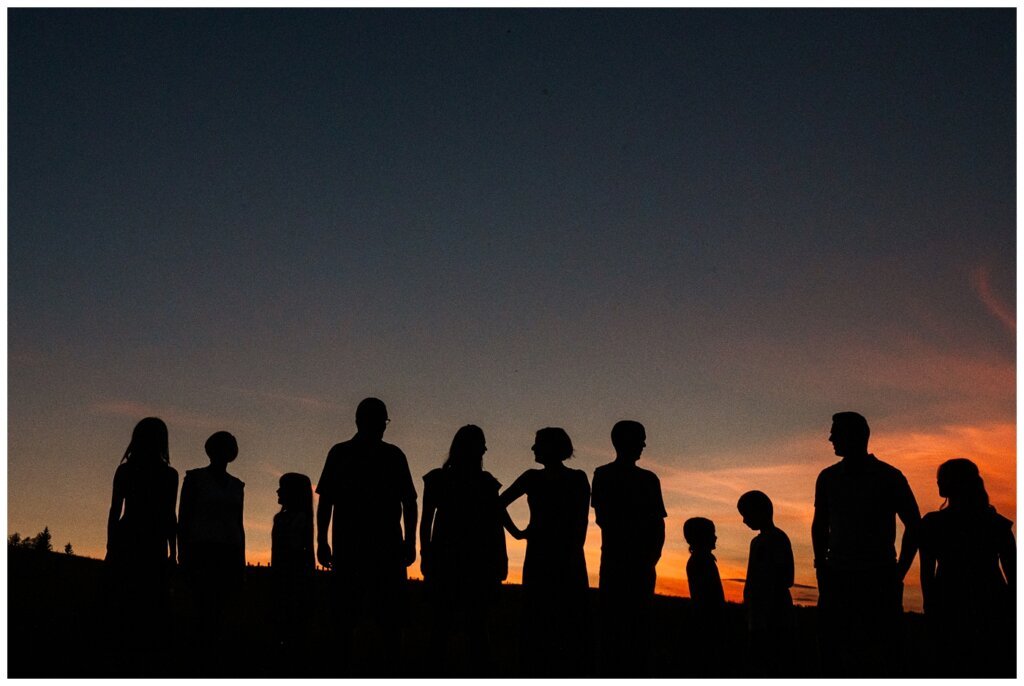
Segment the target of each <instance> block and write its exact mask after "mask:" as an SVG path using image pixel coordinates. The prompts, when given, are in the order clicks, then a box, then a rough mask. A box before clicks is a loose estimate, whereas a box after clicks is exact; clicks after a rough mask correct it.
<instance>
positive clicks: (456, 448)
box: [444, 424, 487, 471]
mask: <svg viewBox="0 0 1024 686" xmlns="http://www.w3.org/2000/svg"><path fill="white" fill-rule="evenodd" d="M485 452H487V442H486V441H485V440H484V432H483V429H481V428H480V427H479V426H476V425H474V424H467V425H466V426H464V427H462V428H461V429H459V430H458V431H456V432H455V437H454V438H452V445H451V447H450V448H449V449H448V459H447V460H445V461H444V466H445V468H446V469H459V470H477V471H479V470H481V469H483V468H484V453H485Z"/></svg>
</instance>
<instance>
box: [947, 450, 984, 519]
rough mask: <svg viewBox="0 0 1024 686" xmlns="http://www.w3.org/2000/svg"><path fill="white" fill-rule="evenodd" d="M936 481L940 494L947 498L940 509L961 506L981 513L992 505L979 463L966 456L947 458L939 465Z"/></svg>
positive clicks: (960, 507)
mask: <svg viewBox="0 0 1024 686" xmlns="http://www.w3.org/2000/svg"><path fill="white" fill-rule="evenodd" d="M936 481H938V485H939V495H940V496H942V497H943V498H945V499H946V500H945V502H943V503H942V505H941V506H940V507H939V509H940V510H945V509H946V508H959V509H963V510H964V511H972V512H979V513H980V512H985V511H986V510H988V508H990V507H991V505H990V504H989V500H988V491H986V490H985V480H984V479H982V478H981V472H979V471H978V465H976V464H974V463H973V462H971V461H970V460H968V459H967V458H965V457H957V458H954V459H952V460H946V461H945V462H943V463H942V464H941V465H939V469H938V473H937V475H936Z"/></svg>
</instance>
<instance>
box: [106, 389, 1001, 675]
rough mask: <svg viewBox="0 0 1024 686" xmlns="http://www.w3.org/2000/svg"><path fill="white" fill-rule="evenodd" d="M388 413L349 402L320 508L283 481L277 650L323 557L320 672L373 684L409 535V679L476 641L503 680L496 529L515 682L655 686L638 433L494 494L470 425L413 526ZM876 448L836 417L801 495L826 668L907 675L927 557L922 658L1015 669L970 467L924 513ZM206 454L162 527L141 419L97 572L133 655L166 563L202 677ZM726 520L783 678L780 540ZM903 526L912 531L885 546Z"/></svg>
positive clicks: (235, 592) (217, 482)
mask: <svg viewBox="0 0 1024 686" xmlns="http://www.w3.org/2000/svg"><path fill="white" fill-rule="evenodd" d="M389 422H390V419H389V418H388V413H387V408H386V406H385V404H384V403H383V402H382V401H380V400H379V399H376V398H367V399H365V400H363V401H362V402H361V403H359V405H358V407H357V409H356V416H355V423H356V433H355V435H354V436H353V437H352V438H351V439H350V440H348V441H344V442H342V443H338V444H337V445H335V446H334V447H332V448H331V449H330V451H329V452H328V454H327V459H326V462H325V464H324V468H323V472H322V474H321V476H320V479H319V480H318V482H317V484H316V493H317V494H318V495H319V501H318V505H317V508H316V513H315V516H314V512H313V498H312V482H311V480H310V478H309V477H308V476H306V475H303V474H297V473H288V474H284V475H283V476H282V477H281V478H280V487H279V489H278V491H277V494H278V502H279V503H280V505H281V510H280V512H279V513H278V514H276V515H275V516H274V521H273V529H272V534H271V539H272V551H271V573H272V576H273V589H274V592H273V597H274V600H273V603H274V607H273V617H274V623H275V628H276V632H277V641H278V644H279V646H280V648H281V649H282V650H283V651H285V653H286V654H288V653H289V651H290V652H291V653H293V654H294V655H295V656H296V659H300V658H299V657H298V656H300V655H302V654H304V650H305V647H306V645H307V644H308V643H309V641H310V640H311V637H310V636H309V629H308V624H307V623H306V622H305V621H304V616H305V609H306V608H308V607H309V606H310V605H311V603H314V602H318V599H317V598H315V597H314V594H313V593H312V587H313V584H312V583H311V580H312V575H313V571H314V568H315V561H319V562H320V564H321V565H323V566H324V567H325V568H327V569H329V570H330V574H331V576H332V577H333V580H332V583H331V588H332V592H331V597H330V598H329V600H328V601H327V602H329V604H330V607H331V610H332V617H333V623H334V628H335V636H334V637H333V639H332V643H331V655H330V656H329V657H327V656H320V658H319V659H324V660H329V661H330V662H331V663H332V664H333V665H334V667H335V669H336V671H337V673H338V674H339V675H341V674H345V673H346V671H347V670H348V668H349V666H350V665H351V663H352V661H353V659H354V657H355V655H354V654H353V651H354V650H359V651H360V655H359V658H360V659H361V660H363V661H364V662H365V663H368V664H370V665H379V666H380V667H381V671H384V670H383V667H384V666H386V665H387V664H389V661H392V660H394V659H395V655H394V651H395V649H396V648H395V646H396V645H397V644H398V643H400V641H399V640H398V639H399V637H401V636H402V633H403V631H404V625H403V622H404V613H405V609H406V607H405V606H406V604H407V603H406V591H407V583H406V582H407V573H406V572H407V568H408V566H409V565H410V564H412V562H414V561H415V559H416V534H417V531H418V533H419V541H420V551H419V555H420V561H421V562H420V568H421V571H422V573H423V577H424V584H425V592H426V595H427V600H428V605H429V608H430V617H431V620H430V623H431V630H430V633H429V637H428V638H427V640H428V641H429V643H430V645H429V647H428V650H427V651H426V654H427V655H428V658H427V662H428V663H427V664H424V665H422V672H423V674H424V675H443V674H445V673H446V672H449V671H451V668H452V666H451V654H450V653H451V650H450V648H451V646H452V644H453V641H463V642H464V643H466V644H467V645H468V647H469V649H468V650H466V651H463V652H464V655H465V657H464V658H463V659H464V660H468V661H469V662H470V663H471V664H464V665H461V667H462V668H464V669H465V670H466V671H468V672H469V673H472V674H493V673H500V672H501V669H500V665H496V664H494V663H493V659H492V655H494V654H495V652H496V651H495V650H494V646H493V645H492V639H491V635H490V632H489V630H488V625H489V615H490V612H491V609H492V607H493V606H494V602H495V597H496V595H497V590H498V589H499V588H500V585H501V583H502V581H504V580H505V579H506V577H507V573H508V556H507V551H506V538H505V534H506V532H507V533H508V534H509V535H511V536H512V537H514V538H516V539H521V540H525V541H526V557H525V561H524V565H523V579H522V587H523V602H522V607H521V617H520V636H519V646H520V649H519V655H520V659H521V660H522V664H521V665H519V666H518V667H519V670H520V671H521V672H522V673H523V674H524V675H527V676H556V677H557V676H563V677H565V676H573V675H580V674H584V673H589V671H590V670H589V665H593V664H596V665H597V666H598V669H599V673H600V674H602V675H605V676H615V677H629V676H644V675H646V674H647V673H648V658H649V656H648V646H649V643H650V632H651V605H652V601H653V598H654V588H655V582H656V571H655V568H656V565H657V562H658V560H659V559H660V557H661V553H662V548H663V545H664V542H665V536H666V532H665V518H666V517H667V511H666V509H665V505H664V502H663V499H662V494H661V484H660V482H659V480H658V477H657V475H655V474H654V473H653V472H651V471H649V470H646V469H642V468H640V467H639V466H638V465H637V462H638V461H639V459H640V456H641V454H642V452H643V450H644V448H645V446H646V438H647V436H646V432H645V429H644V427H643V425H642V424H640V423H639V422H636V421H631V420H623V421H620V422H618V423H616V424H615V426H614V427H613V428H612V431H611V441H612V445H613V447H614V449H615V454H616V457H615V460H614V461H613V462H611V463H609V464H606V465H603V466H601V467H598V468H597V469H596V470H595V472H594V475H593V481H592V483H591V481H589V480H588V479H587V475H586V474H585V473H584V472H583V471H581V470H577V469H572V468H570V467H568V466H567V465H566V462H567V461H568V460H569V459H571V458H572V456H573V444H572V440H571V439H570V437H569V435H568V434H567V433H566V432H565V431H564V430H563V429H561V428H557V427H547V428H543V429H540V430H539V431H537V433H536V437H535V440H534V444H533V447H532V451H533V454H534V459H535V461H536V462H537V463H538V464H539V465H540V468H539V469H528V470H526V471H525V472H524V473H523V474H522V475H520V476H519V477H518V478H517V479H516V480H515V481H514V482H513V483H512V484H511V485H510V486H508V487H507V488H505V489H504V490H502V485H501V484H500V483H499V482H498V481H497V479H495V478H494V477H493V476H492V475H491V474H490V473H488V472H487V471H485V470H484V468H483V456H484V454H485V452H486V450H487V445H486V439H485V436H484V432H483V431H482V430H481V429H480V428H479V427H477V426H474V425H467V426H463V427H462V428H460V429H459V430H458V431H457V432H456V433H455V436H454V437H453V439H452V443H451V447H450V449H449V452H448V456H447V458H446V460H445V461H444V463H443V465H442V466H440V467H439V468H437V469H433V470H431V471H430V472H429V473H427V474H426V475H425V476H424V477H423V504H422V518H421V519H419V518H418V514H419V510H418V507H417V499H418V494H417V490H416V487H415V484H414V482H413V479H412V476H411V474H410V471H409V466H408V461H407V460H406V457H405V455H404V453H403V452H402V451H401V449H399V448H398V447H397V446H394V445H391V444H389V443H386V442H385V441H384V440H383V436H384V433H385V431H386V429H387V426H388V423H389ZM869 435H870V430H869V428H868V423H867V421H866V420H865V419H864V417H863V416H861V415H859V414H857V413H854V412H840V413H837V414H835V415H833V417H832V426H831V434H830V436H829V441H830V442H831V443H832V445H833V449H834V452H835V454H836V455H837V456H839V457H840V458H841V460H840V461H839V462H838V463H836V464H834V465H831V466H829V467H827V468H825V469H824V470H822V472H821V474H820V475H819V477H818V479H817V482H816V485H815V497H814V520H813V523H812V527H811V536H812V542H813V548H814V557H815V559H814V567H815V571H816V574H817V579H818V589H819V601H818V611H817V612H818V646H817V650H818V655H819V658H820V664H821V666H822V671H823V672H824V674H825V675H827V676H898V675H899V669H900V667H899V664H898V662H899V660H898V657H899V652H900V641H901V633H900V619H901V616H902V592H903V580H904V577H905V576H906V574H907V572H908V571H909V569H910V567H911V564H912V562H913V560H914V558H915V556H916V555H917V553H918V552H919V551H920V556H921V583H922V592H923V594H924V601H925V604H924V609H925V615H926V618H927V619H928V623H929V627H930V631H931V634H930V636H931V637H932V638H931V639H930V640H932V641H933V642H934V643H935V645H936V646H938V647H941V650H938V651H937V653H936V654H937V655H939V656H940V657H939V658H938V659H940V660H942V661H943V663H944V664H943V667H944V668H945V673H948V674H950V675H963V676H984V675H990V674H1001V675H1007V674H1012V673H1014V672H1015V650H1014V646H1015V616H1014V609H1015V606H1016V603H1015V597H1016V562H1015V558H1016V553H1015V547H1016V544H1015V540H1014V536H1013V533H1012V528H1011V527H1012V522H1011V521H1010V520H1008V519H1006V518H1004V517H1003V516H1002V515H1000V514H998V513H997V512H996V511H995V509H994V508H993V507H992V506H991V505H990V504H989V502H988V496H987V494H986V492H985V487H984V482H983V480H982V478H981V475H980V473H979V471H978V468H977V466H976V465H974V463H972V462H970V461H969V460H967V459H962V458H961V459H956V460H949V461H947V462H944V463H943V464H942V465H941V466H940V467H939V469H938V478H937V481H938V489H939V495H940V496H941V497H944V498H945V499H946V502H945V503H944V505H943V507H942V508H941V509H940V510H939V511H937V512H933V513H929V514H927V515H925V517H924V518H921V516H920V513H919V510H918V506H917V502H916V500H915V498H914V494H913V492H912V491H911V489H910V486H909V484H908V483H907V480H906V478H905V477H904V476H903V474H902V473H901V472H900V471H899V470H898V469H897V468H895V467H893V466H891V465H888V464H886V463H884V462H882V461H881V460H879V459H878V458H877V457H875V456H874V455H872V454H871V453H869V452H868V450H867V447H868V439H869ZM205 449H206V453H207V456H208V457H209V459H210V465H209V466H208V467H204V468H201V469H193V470H189V471H188V472H187V473H186V475H185V478H184V480H183V482H182V486H181V498H180V504H179V505H178V507H177V514H176V513H175V505H176V501H177V499H178V498H177V490H178V474H177V472H176V471H175V470H174V468H173V467H171V466H170V455H169V450H168V436H167V427H166V425H165V424H164V422H163V421H161V420H160V419H157V418H155V417H148V418H146V419H143V420H142V421H140V422H139V423H138V424H137V425H136V427H135V429H134V431H133V433H132V438H131V441H130V443H129V445H128V448H127V449H126V451H125V454H124V457H123V458H122V462H121V464H120V465H119V466H118V468H117V471H116V472H115V475H114V483H113V495H112V500H111V508H110V515H109V518H108V536H107V555H106V560H107V566H108V568H109V570H110V577H109V578H110V580H111V582H110V586H109V588H108V594H109V596H110V598H111V601H110V611H111V613H112V616H113V617H114V618H115V621H114V624H115V625H118V626H120V627H121V628H122V630H123V635H122V637H121V638H122V640H123V641H124V644H125V645H126V647H128V648H131V647H132V646H133V645H139V643H140V642H150V641H157V642H159V641H165V640H166V639H167V638H168V637H167V632H168V631H169V630H170V626H171V623H170V622H169V621H167V616H168V587H169V584H168V579H169V574H170V572H171V570H172V569H173V568H174V567H175V566H176V565H180V568H181V570H182V572H183V575H184V577H185V578H186V579H187V581H188V583H189V585H190V587H191V588H192V591H193V596H194V598H195V605H196V610H197V612H196V614H195V616H194V623H195V625H194V626H193V627H191V631H190V633H189V636H190V637H191V640H192V641H193V645H192V647H191V649H192V650H193V655H195V656H197V657H198V658H199V659H200V660H201V661H203V662H204V663H206V664H215V663H216V661H217V659H218V656H219V655H220V654H221V653H222V652H223V651H224V649H225V645H227V643H228V642H229V641H230V639H231V637H230V636H227V635H225V633H226V632H225V629H224V627H225V618H226V616H227V614H228V613H230V612H232V611H233V610H232V608H233V607H234V605H235V603H237V602H238V598H239V595H240V589H241V585H242V579H243V572H244V568H245V533H244V529H243V525H242V512H243V504H244V484H243V483H242V482H241V481H240V480H239V479H237V478H235V477H234V476H232V475H231V474H229V473H228V472H227V466H228V465H229V464H230V463H231V462H232V461H233V460H234V459H235V458H236V457H237V455H238V445H237V442H236V441H235V438H234V437H233V436H232V435H231V434H229V433H227V432H224V431H219V432H216V433H214V434H213V435H212V436H210V438H209V439H208V440H207V442H206V445H205ZM524 496H525V497H526V502H527V505H528V509H529V520H528V523H527V524H526V526H523V527H520V526H519V524H517V523H516V522H515V521H514V520H513V519H512V517H511V516H510V515H509V513H508V509H507V508H508V506H509V505H510V504H512V503H513V502H515V501H516V500H518V499H519V498H522V497H524ZM590 507H593V508H594V511H595V518H596V522H597V525H598V526H599V527H600V528H601V534H602V546H601V560H600V570H599V584H598V597H599V603H598V615H599V616H598V617H596V618H592V617H591V616H589V612H590V609H589V606H588V603H587V600H586V594H587V589H588V576H587V565H586V559H585V558H584V554H583V546H584V542H585V540H586V534H587V525H588V514H589V508H590ZM737 510H738V514H739V516H740V517H741V518H742V520H743V522H744V524H746V525H747V526H748V527H749V528H750V529H752V530H754V531H756V532H757V535H756V536H755V537H754V538H753V539H752V540H751V543H750V553H749V558H748V567H747V575H746V581H745V586H744V593H743V604H744V608H745V612H746V617H747V641H748V650H749V654H750V655H751V656H752V668H753V672H754V673H755V674H756V675H760V676H769V677H771V676H784V675H787V674H791V673H792V672H793V667H794V664H793V662H794V661H795V660H798V659H801V658H799V657H798V652H797V651H796V650H795V648H796V646H795V645H794V641H795V632H794V620H793V601H792V597H791V595H790V590H789V589H790V588H791V587H792V586H793V582H794V560H793V551H792V546H791V544H790V540H789V538H788V536H787V535H786V533H785V532H783V531H782V530H781V529H779V528H778V527H777V526H776V525H775V523H774V515H773V505H772V501H771V499H770V498H769V497H768V496H767V495H766V494H765V493H763V492H761V491H750V492H748V493H745V494H743V495H742V496H741V497H740V499H739V501H738V502H737ZM897 517H898V518H899V519H900V520H901V521H902V523H903V525H904V535H903V538H902V541H901V543H900V548H899V554H898V555H897V551H896V545H895V544H896V525H895V520H896V518H897ZM314 520H315V522H314ZM314 524H315V526H314ZM417 524H418V525H419V526H418V527H417ZM314 531H315V537H314ZM682 533H683V536H684V538H685V540H686V542H687V544H688V546H689V550H690V559H689V561H688V562H687V565H686V574H687V579H688V582H689V587H690V596H691V599H692V604H693V610H694V611H693V615H692V619H691V621H692V623H693V624H694V626H693V627H692V629H693V631H692V632H691V635H692V642H693V645H692V646H689V648H690V649H691V654H692V655H694V656H695V659H696V660H697V661H698V662H699V664H697V665H695V667H696V669H697V671H698V672H699V673H700V674H702V675H704V676H716V675H721V673H722V665H723V661H724V660H727V659H728V651H729V649H730V646H728V645H726V644H725V642H724V641H723V640H722V636H723V635H724V622H725V608H726V603H725V598H724V594H723V591H722V582H721V578H720V576H719V573H718V569H717V565H716V561H715V557H714V554H713V551H714V550H715V547H716V541H717V536H716V533H715V526H714V523H713V522H712V521H710V520H709V519H707V518H703V517H693V518H690V519H688V520H687V521H686V522H685V524H684V527H683V532H682ZM314 539H315V546H314ZM592 620H596V622H597V624H598V626H599V632H598V636H599V638H598V645H596V646H594V645H591V644H590V641H588V640H587V639H586V637H587V635H588V632H587V631H586V628H587V627H588V626H589V625H590V624H591V622H592ZM357 630H358V631H359V634H360V635H359V640H358V641H357V640H356V632H357ZM805 647H806V646H801V648H805Z"/></svg>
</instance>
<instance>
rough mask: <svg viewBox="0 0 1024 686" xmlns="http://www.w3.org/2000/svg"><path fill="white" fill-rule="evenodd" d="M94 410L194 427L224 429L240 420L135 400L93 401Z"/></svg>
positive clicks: (118, 415)
mask: <svg viewBox="0 0 1024 686" xmlns="http://www.w3.org/2000/svg"><path fill="white" fill-rule="evenodd" d="M90 409H91V410H92V411H93V412H96V413H99V414H105V415H111V416H115V417H126V418H129V419H134V420H136V421H138V420H140V419H142V418H143V417H159V418H160V419H162V420H164V421H165V422H166V423H167V424H171V425H176V426H180V427H188V428H193V429H210V430H216V429H223V428H224V427H225V426H227V425H229V424H230V425H232V426H237V425H238V422H237V421H234V420H232V421H231V422H228V421H226V420H224V419H223V418H221V417H215V416H211V415H204V414H198V413H195V412H190V411H188V410H181V409H178V408H175V407H170V406H157V405H148V404H146V403H140V402H137V401H134V400H105V401H100V402H96V403H93V404H92V405H91V407H90Z"/></svg>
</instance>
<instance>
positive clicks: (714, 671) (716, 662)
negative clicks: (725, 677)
mask: <svg viewBox="0 0 1024 686" xmlns="http://www.w3.org/2000/svg"><path fill="white" fill-rule="evenodd" d="M683 538H684V539H686V543H687V544H688V545H689V547H690V559H689V560H687V561H686V583H687V585H688V586H689V587H690V603H691V605H692V608H693V622H692V623H691V626H690V627H689V628H690V631H689V632H688V633H689V640H688V641H687V643H688V645H689V648H690V653H691V657H690V662H691V664H692V666H693V670H694V673H695V675H696V676H702V677H707V676H718V675H719V674H720V670H721V655H722V650H721V645H722V643H723V641H724V640H725V639H724V635H725V592H724V591H723V590H722V577H721V576H719V574H718V564H717V562H716V561H715V556H714V555H713V554H712V553H711V551H712V550H714V549H715V548H716V547H717V545H716V544H717V542H718V536H717V535H716V534H715V523H714V522H712V521H711V520H710V519H707V518H706V517H691V518H690V519H687V520H686V521H685V522H683Z"/></svg>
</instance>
